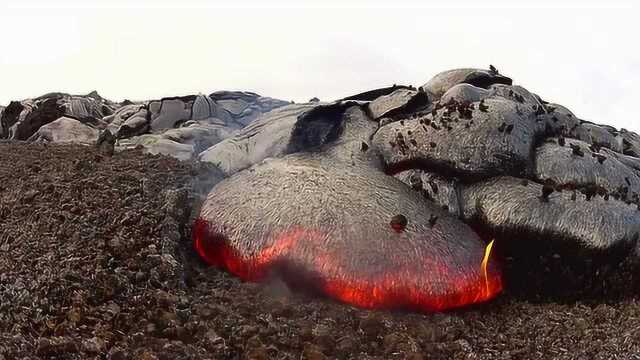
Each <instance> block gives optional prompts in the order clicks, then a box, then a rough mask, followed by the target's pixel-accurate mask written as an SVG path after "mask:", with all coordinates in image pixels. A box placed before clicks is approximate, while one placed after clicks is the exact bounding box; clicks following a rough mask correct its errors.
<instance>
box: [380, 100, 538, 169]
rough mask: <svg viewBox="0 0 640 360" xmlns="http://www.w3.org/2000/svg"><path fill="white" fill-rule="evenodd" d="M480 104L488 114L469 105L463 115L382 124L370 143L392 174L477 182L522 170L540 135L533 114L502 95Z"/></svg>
mask: <svg viewBox="0 0 640 360" xmlns="http://www.w3.org/2000/svg"><path fill="white" fill-rule="evenodd" d="M484 104H485V106H487V107H488V112H487V111H481V110H480V109H479V105H480V103H472V104H471V106H470V107H467V108H465V111H466V112H459V109H460V108H459V106H457V107H456V108H455V109H453V110H451V109H452V108H450V107H443V108H440V109H439V110H434V112H433V115H432V114H428V115H419V116H417V117H414V118H411V119H407V120H404V121H399V122H394V123H391V124H389V125H385V126H383V127H381V128H380V130H379V131H378V132H377V133H376V134H375V136H374V138H373V144H374V146H375V147H376V149H377V150H378V151H379V152H380V154H381V155H382V157H383V159H384V161H385V164H386V166H387V167H388V169H389V171H392V172H399V171H401V170H405V169H408V168H412V167H413V168H416V167H417V168H424V169H426V168H430V169H432V170H436V169H437V170H438V171H441V172H444V173H456V174H460V175H464V176H471V177H476V178H478V177H485V176H490V175H496V174H503V173H508V174H519V173H523V172H526V171H527V165H528V163H529V159H530V156H531V152H532V150H533V144H534V139H535V136H536V135H537V133H540V132H541V131H540V130H539V129H538V126H537V125H536V122H535V121H534V118H533V116H534V113H533V111H524V110H523V111H519V110H518V109H517V107H518V104H517V103H516V102H514V101H510V100H506V99H504V98H501V97H495V98H487V99H485V100H484ZM399 139H402V141H398V140H399ZM412 140H413V141H412ZM432 143H433V144H436V146H435V147H434V146H433V145H432ZM403 144H404V145H403Z"/></svg>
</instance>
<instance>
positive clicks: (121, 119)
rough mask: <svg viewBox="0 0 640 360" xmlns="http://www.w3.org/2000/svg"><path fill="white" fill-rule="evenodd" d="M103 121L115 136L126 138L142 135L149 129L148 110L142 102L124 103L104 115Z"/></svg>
mask: <svg viewBox="0 0 640 360" xmlns="http://www.w3.org/2000/svg"><path fill="white" fill-rule="evenodd" d="M103 121H105V122H106V123H108V124H109V125H108V129H109V130H110V131H111V133H113V134H114V135H115V136H116V137H118V138H120V139H122V138H128V137H132V136H137V135H142V134H144V133H146V132H148V131H149V112H148V111H147V107H146V105H144V104H131V105H125V106H122V107H121V108H119V109H118V110H116V111H115V113H114V114H112V115H109V116H106V117H105V118H103Z"/></svg>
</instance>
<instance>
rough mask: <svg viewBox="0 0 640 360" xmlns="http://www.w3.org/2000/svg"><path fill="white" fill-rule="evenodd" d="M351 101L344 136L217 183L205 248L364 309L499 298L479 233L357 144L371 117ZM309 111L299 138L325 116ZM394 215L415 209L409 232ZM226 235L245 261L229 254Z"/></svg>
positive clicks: (213, 257) (200, 240)
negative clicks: (308, 283) (309, 283)
mask: <svg viewBox="0 0 640 360" xmlns="http://www.w3.org/2000/svg"><path fill="white" fill-rule="evenodd" d="M336 106H339V105H335V106H334V107H336ZM344 111H345V112H344V115H343V116H341V117H339V118H338V120H340V123H337V124H336V125H337V126H339V127H340V139H339V140H336V141H332V142H329V143H327V144H317V145H315V144H313V145H308V144H307V145H306V146H309V147H306V146H305V148H304V150H302V152H301V153H299V154H293V155H288V156H285V157H283V158H282V159H268V160H265V161H264V162H262V163H261V164H260V165H257V166H254V167H252V168H251V169H249V170H247V171H243V172H240V173H237V174H236V175H235V176H232V177H230V178H228V179H226V180H225V181H223V182H221V183H220V184H218V185H217V186H216V187H215V188H214V190H213V191H212V192H211V193H209V196H208V198H207V200H206V202H205V203H204V205H203V208H202V211H201V213H200V219H201V220H204V221H206V225H207V227H205V228H204V229H203V228H198V230H196V231H198V233H197V234H196V235H195V236H196V247H197V248H198V249H199V251H200V253H201V254H203V255H204V256H205V257H206V258H207V260H208V261H209V262H211V263H212V265H219V266H226V267H228V268H229V269H230V271H232V272H233V273H235V274H236V275H238V276H240V277H241V278H244V279H247V280H258V279H260V278H262V277H263V276H265V274H263V272H264V273H268V272H272V271H277V270H275V268H284V269H287V268H295V269H296V270H297V271H295V272H293V273H292V272H289V271H286V270H285V271H282V278H283V279H284V280H285V281H287V282H288V283H295V282H300V281H305V280H302V279H313V283H314V284H315V285H314V287H318V288H317V289H315V290H321V291H322V292H324V293H326V294H330V295H331V296H333V297H335V298H338V299H340V300H343V301H347V302H352V303H356V304H358V305H360V306H365V307H398V306H404V307H407V308H413V309H419V310H425V311H429V310H431V311H432V310H441V309H444V308H450V307H455V306H460V305H466V304H468V303H473V302H478V301H483V300H486V299H488V298H490V297H492V296H494V295H495V293H496V292H497V291H499V288H500V287H501V284H500V283H499V282H496V283H494V282H493V281H494V280H493V263H490V269H491V270H490V275H489V276H490V277H491V278H490V279H487V281H488V282H489V284H487V283H486V282H485V279H484V278H483V274H482V272H481V263H482V260H483V257H484V249H485V244H484V243H483V242H482V241H481V239H480V238H479V237H478V236H477V235H476V234H475V233H474V232H473V231H472V230H471V229H470V228H469V227H467V226H465V224H463V223H462V222H460V221H458V220H457V219H455V218H454V217H452V216H450V215H449V214H448V213H446V212H445V211H443V210H442V209H441V208H440V207H439V206H436V205H434V204H433V203H432V202H428V201H426V200H424V199H422V198H420V197H417V196H413V194H412V190H411V189H410V188H408V187H406V186H405V185H404V184H403V183H402V182H400V181H398V180H397V179H395V178H393V177H390V176H387V175H385V174H384V173H383V172H382V171H381V169H380V164H379V161H378V158H377V157H376V156H375V154H373V153H371V152H362V151H361V144H362V143H363V141H367V140H368V139H369V137H370V135H371V134H372V133H373V132H374V131H375V129H376V124H375V122H373V121H371V119H370V118H368V117H367V115H366V114H365V113H364V111H363V110H362V109H360V107H359V106H351V107H349V108H347V109H345V110H344ZM316 113H317V111H316ZM316 116H321V114H318V113H317V114H316ZM302 120H303V121H302V124H300V123H299V124H298V127H297V129H296V130H299V131H294V136H293V137H294V139H295V136H296V135H297V134H300V133H305V132H303V131H301V129H299V126H311V127H312V128H313V130H314V133H317V132H318V130H319V128H318V123H323V121H322V120H319V119H316V118H308V119H307V120H306V121H304V119H302ZM314 145H315V146H314ZM314 148H317V150H314V151H309V150H312V149H314ZM305 150H306V151H305ZM310 184H313V186H310ZM337 184H339V186H337ZM249 189H253V190H255V191H251V201H250V202H249V201H246V200H247V196H246V195H247V191H248V190H249ZM398 214H401V215H403V216H404V217H406V219H408V224H407V225H406V228H405V229H403V231H401V232H398V231H396V230H394V228H393V227H391V226H390V225H389V223H390V221H391V219H392V218H393V217H394V216H395V215H398ZM247 219H260V220H259V221H258V222H253V221H247ZM432 219H437V220H435V221H434V220H432ZM221 237H223V238H224V239H225V240H224V241H225V242H224V246H228V247H229V248H230V249H232V250H231V251H232V252H234V253H237V254H239V255H238V256H239V257H240V259H230V258H225V255H224V253H225V251H227V250H226V249H225V248H224V247H220V246H221V244H220V242H221ZM245 258H247V259H252V258H256V260H245ZM254 261H255V263H254ZM243 262H244V263H243ZM426 274H429V275H428V276H427V275H426ZM368 287H371V288H368ZM370 293H376V295H374V296H372V295H370ZM395 302H398V303H395Z"/></svg>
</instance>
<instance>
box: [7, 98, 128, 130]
mask: <svg viewBox="0 0 640 360" xmlns="http://www.w3.org/2000/svg"><path fill="white" fill-rule="evenodd" d="M115 107H116V106H115V105H114V104H113V103H111V102H109V101H107V100H104V99H102V98H101V97H99V95H97V93H91V94H89V95H86V96H75V95H69V94H63V93H50V94H46V95H43V96H41V97H38V98H35V99H27V100H23V101H12V102H11V103H10V104H9V106H7V108H6V109H5V111H4V112H3V114H2V118H1V119H0V122H1V123H2V133H1V134H0V138H6V139H12V140H26V139H28V138H29V137H30V136H31V135H33V134H34V133H35V132H36V131H38V129H39V128H40V127H41V126H43V125H46V124H48V123H50V122H53V121H55V120H57V119H59V118H60V117H63V116H66V117H69V118H73V119H76V120H79V121H81V122H83V123H88V124H91V125H92V126H95V127H99V128H100V127H104V126H105V125H106V124H105V123H103V122H102V121H101V119H102V118H103V117H105V116H108V115H110V114H112V113H113V111H114V110H115Z"/></svg>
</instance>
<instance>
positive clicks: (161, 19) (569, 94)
mask: <svg viewBox="0 0 640 360" xmlns="http://www.w3.org/2000/svg"><path fill="white" fill-rule="evenodd" d="M54 3H55V4H54ZM267 4H268V5H267ZM425 4H426V5H425ZM638 10H639V5H635V4H634V2H633V1H632V0H628V1H622V0H620V1H616V0H609V1H601V2H597V1H586V0H582V1H580V0H574V1H570V0H565V1H559V0H558V1H552V0H538V1H522V0H520V1H518V0H512V1H508V0H503V1H479V0H478V1H454V0H448V1H431V2H429V1H426V0H423V1H418V0H415V1H410V0H406V1H397V0H396V1H394V0H386V1H364V0H360V1H357V0H351V1H347V0H343V1H339V0H324V1H265V0H262V1H258V0H255V1H239V0H236V1H233V2H224V1H204V0H201V1H197V0H173V1H168V0H165V1H163V0H140V1H125V0H110V1H99V0H83V1H81V0H77V1H74V0H66V1H65V0H62V1H59V0H58V1H51V0H40V1H34V0H15V1H13V0H0V46H1V48H0V104H3V105H6V104H7V103H8V102H9V101H10V100H16V99H23V98H27V97H33V96H38V95H42V94H44V93H46V92H50V91H64V92H70V93H88V92H89V91H91V90H94V89H95V90H98V92H99V93H100V94H101V95H102V96H104V97H107V98H110V99H113V100H123V99H125V98H127V99H133V100H143V99H152V98H158V97H162V96H170V95H186V94H193V93H198V92H203V93H207V94H208V93H210V92H212V91H215V90H223V89H224V90H250V91H255V92H258V93H260V94H262V95H266V96H272V97H276V98H281V99H285V100H295V101H298V102H300V101H306V100H308V99H310V98H311V97H314V96H317V97H319V98H320V99H322V100H332V99H336V98H339V97H344V96H347V95H350V94H354V93H357V92H360V91H364V90H369V89H372V88H376V87H381V86H388V85H391V84H394V83H396V84H408V85H416V86H419V85H422V84H423V83H425V82H426V81H427V80H428V79H429V78H430V77H431V76H433V75H435V74H436V73H438V72H440V71H443V70H448V69H451V68H456V67H488V66H489V64H494V65H495V66H497V67H498V69H499V70H500V71H501V73H504V74H506V75H509V76H511V77H512V78H513V79H514V81H515V82H516V83H517V84H520V85H523V86H524V87H526V88H528V89H529V90H530V91H533V92H536V93H538V94H539V95H541V96H542V97H543V98H544V99H545V100H549V101H555V102H558V103H560V104H563V105H565V106H567V107H569V108H570V109H571V110H573V111H574V112H575V113H576V115H578V116H579V117H582V118H584V119H587V120H592V121H595V122H600V123H605V124H611V125H614V126H617V127H625V128H627V129H631V130H635V131H640V119H638V114H637V113H636V112H635V111H633V110H635V107H636V106H637V104H638V102H637V99H638V98H640V92H639V91H638V85H636V84H638V83H640V41H639V40H638V36H639V34H640V24H639V23H640V11H638Z"/></svg>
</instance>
